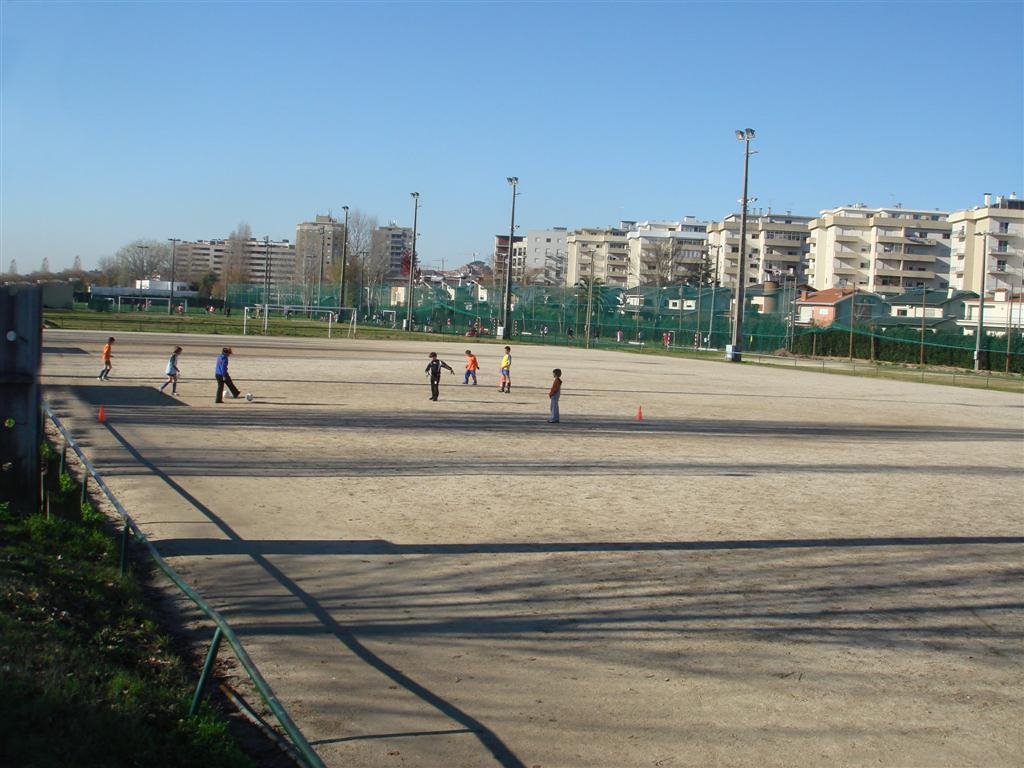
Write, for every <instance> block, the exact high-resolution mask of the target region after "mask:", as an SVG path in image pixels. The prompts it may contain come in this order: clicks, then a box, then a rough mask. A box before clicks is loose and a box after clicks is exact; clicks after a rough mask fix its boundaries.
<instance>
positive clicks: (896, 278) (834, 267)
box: [807, 204, 951, 295]
mask: <svg viewBox="0 0 1024 768" xmlns="http://www.w3.org/2000/svg"><path fill="white" fill-rule="evenodd" d="M948 215H949V214H948V213H946V212H944V211H926V210H911V209H906V208H902V207H900V206H895V207H892V208H868V207H867V206H866V205H863V204H857V205H851V206H844V207H839V208H832V209H830V210H827V211H822V212H821V213H820V214H819V216H818V218H816V219H814V220H813V221H811V222H810V223H809V224H808V225H807V226H808V229H809V230H810V234H811V236H810V253H809V254H808V257H807V281H808V282H809V283H810V284H811V286H813V287H814V288H816V289H817V290H819V291H820V290H825V289H826V288H837V287H843V286H851V287H853V286H855V287H857V288H860V289H863V290H867V291H872V292H874V293H878V294H883V295H896V294H900V293H904V292H906V291H907V290H911V289H915V288H930V289H934V290H945V289H946V288H947V287H948V286H949V254H950V231H951V228H950V225H949V221H948Z"/></svg>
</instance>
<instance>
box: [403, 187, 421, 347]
mask: <svg viewBox="0 0 1024 768" xmlns="http://www.w3.org/2000/svg"><path fill="white" fill-rule="evenodd" d="M409 195H410V196H411V197H412V202H413V209H412V250H411V251H410V253H409V295H408V296H406V297H405V329H406V330H407V331H409V332H410V333H412V281H413V278H414V277H415V275H416V224H417V223H418V220H419V215H420V193H419V192H410V193H409Z"/></svg>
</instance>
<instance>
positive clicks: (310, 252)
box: [295, 215, 345, 281]
mask: <svg viewBox="0 0 1024 768" xmlns="http://www.w3.org/2000/svg"><path fill="white" fill-rule="evenodd" d="M344 243H345V224H344V223H343V222H340V221H338V220H337V219H335V218H334V217H333V216H320V215H317V216H316V217H314V219H313V221H304V222H302V223H300V224H298V225H296V227H295V259H296V262H295V266H296V270H295V271H296V279H298V280H300V281H302V280H303V278H305V279H309V278H319V277H320V275H321V272H322V273H323V274H326V270H327V268H328V267H329V266H331V265H332V264H336V263H337V264H340V263H341V256H342V253H343V250H344Z"/></svg>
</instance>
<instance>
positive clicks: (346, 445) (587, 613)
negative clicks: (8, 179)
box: [44, 331, 1024, 768]
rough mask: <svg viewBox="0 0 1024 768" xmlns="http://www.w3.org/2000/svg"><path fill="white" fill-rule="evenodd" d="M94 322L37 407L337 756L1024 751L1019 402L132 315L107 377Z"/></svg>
mask: <svg viewBox="0 0 1024 768" xmlns="http://www.w3.org/2000/svg"><path fill="white" fill-rule="evenodd" d="M103 337H105V334H100V333H87V332H55V331H47V333H46V337H45V347H46V349H45V362H44V382H45V384H46V396H47V398H48V399H49V400H50V402H51V403H52V404H53V405H54V406H55V407H56V408H57V410H58V411H59V413H61V414H62V416H63V417H66V419H67V421H68V423H69V424H70V425H71V427H72V429H73V431H74V433H75V434H76V435H77V436H78V437H79V438H80V439H81V441H82V442H83V443H84V444H85V445H86V447H87V452H88V454H89V455H90V457H91V458H92V459H93V461H94V462H95V463H96V465H97V466H98V467H99V468H100V469H101V470H102V471H103V473H104V475H105V477H106V480H107V482H108V483H109V484H110V486H111V487H112V488H113V489H114V490H115V492H116V493H117V494H118V496H119V498H120V499H121V500H122V502H123V503H124V504H125V506H126V507H127V508H128V509H129V510H130V511H131V512H132V514H133V515H134V516H135V517H136V519H137V520H138V521H140V524H141V525H142V527H143V529H144V530H145V531H146V532H147V534H148V535H149V536H150V537H151V538H152V540H153V541H154V542H155V543H156V544H157V546H158V547H159V549H160V550H161V551H162V552H164V553H165V554H166V555H167V557H168V558H169V559H170V561H171V563H172V564H173V565H174V567H175V568H177V569H179V570H180V572H181V573H182V574H184V575H185V576H186V578H187V579H188V580H189V581H190V582H191V583H193V584H194V585H195V586H196V587H197V588H198V589H199V590H200V592H201V593H202V594H203V595H204V596H206V597H207V598H208V599H209V600H210V602H211V603H213V604H214V605H215V606H216V607H217V608H218V609H219V610H221V611H222V612H223V613H224V614H225V616H226V617H227V618H228V619H229V620H230V621H231V623H232V625H233V626H234V627H235V628H236V629H237V631H238V633H239V635H240V637H241V638H242V640H243V642H244V644H245V645H246V647H247V649H248V650H249V652H250V653H251V655H252V657H253V658H254V660H255V661H256V663H257V664H258V665H259V667H260V670H261V671H262V672H263V674H264V675H265V676H266V678H267V679H268V681H269V683H270V685H271V686H272V687H273V689H274V691H275V692H276V693H277V695H278V696H279V698H280V700H281V701H282V703H284V705H285V706H286V707H287V709H288V710H289V712H290V713H291V714H292V716H293V717H294V718H295V720H296V721H297V723H298V724H299V726H300V728H301V729H302V731H303V732H304V733H305V735H306V736H307V738H308V739H309V740H310V741H311V742H312V743H313V744H314V746H315V747H316V749H317V751H318V753H319V754H320V755H321V756H322V758H323V760H324V762H325V763H326V764H327V765H330V766H339V767H340V766H353V767H358V766H373V767H374V768H376V767H378V766H427V767H431V766H488V765H499V766H530V767H533V766H541V767H542V768H555V767H556V766H622V767H626V766H652V765H654V766H682V765H687V766H792V765H829V766H835V765H885V766H967V765H976V766H1018V765H1020V764H1021V762H1020V761H1021V754H1024V736H1022V729H1021V727H1020V723H1021V714H1022V711H1024V707H1022V705H1024V685H1022V683H1024V672H1022V670H1024V665H1022V661H1024V646H1022V637H1024V617H1022V608H1024V599H1022V598H1024V595H1022V579H1021V576H1022V573H1024V568H1022V566H1024V508H1022V503H1021V500H1022V498H1024V474H1022V468H1024V399H1022V398H1021V396H1020V395H1016V394H1007V393H998V392H988V391H981V390H967V389H956V388H949V387H939V386H929V385H921V384H914V383H908V382H896V381H876V380H870V379H861V378H849V377H844V376H831V375H826V374H817V373H806V372H796V371H788V370H785V369H776V368H772V367H767V366H754V365H749V364H743V365H735V364H725V363H716V362H705V361H694V360H676V359H667V358H663V357H655V356H651V355H633V354H623V353H615V352H587V351H585V350H579V349H573V350H566V349H561V348H553V347H531V346H516V347H514V349H513V356H514V364H513V391H512V393H511V394H510V395H503V394H500V393H499V392H498V391H497V365H498V360H499V356H498V353H499V349H500V347H498V346H496V345H489V344H484V343H482V342H480V341H479V340H475V339H474V340H472V344H471V346H472V347H473V348H474V351H475V352H476V353H477V355H478V356H479V358H480V362H481V366H482V367H483V371H482V376H481V383H480V385H479V386H476V387H473V386H464V385H462V384H461V383H460V382H461V369H462V364H463V356H462V350H463V349H464V348H465V346H466V344H467V342H469V341H470V340H459V339H456V340H454V341H450V343H444V344H441V343H438V344H435V345H430V344H425V343H412V342H408V343H404V342H389V343H372V342H364V341H359V340H337V339H336V340H334V341H327V340H301V341H295V340H287V339H259V338H248V339H239V338H232V339H228V340H227V341H226V342H225V339H224V338H223V337H180V338H175V337H172V336H161V335H141V334H136V335H132V334H123V335H121V336H119V339H118V342H117V343H116V345H115V358H114V370H113V373H112V378H111V381H110V382H100V381H97V380H96V373H97V372H98V370H99V368H100V362H99V356H98V353H99V350H100V347H101V345H102V340H103ZM175 343H180V344H182V345H183V346H184V347H185V351H184V353H183V354H182V357H181V367H182V371H183V374H184V375H183V380H182V382H181V384H180V386H179V392H180V397H178V398H171V397H169V396H166V395H161V394H160V393H159V392H157V391H156V389H155V385H156V384H158V383H159V382H160V381H161V380H162V371H163V366H164V363H165V361H166V357H167V355H168V354H169V352H170V349H171V347H173V346H174V344H175ZM224 343H229V344H231V346H233V348H234V350H235V355H234V356H233V358H232V363H231V369H232V373H233V375H234V378H235V380H236V382H237V383H238V384H239V386H240V387H241V388H242V391H243V392H246V391H251V392H253V393H254V394H255V395H256V400H255V402H252V403H248V402H246V401H245V400H241V399H240V400H237V401H228V402H226V403H224V404H222V405H218V406H215V405H214V403H213V382H212V380H211V379H212V370H213V363H214V357H215V356H216V353H217V352H218V351H219V348H220V346H221V345H222V344H224ZM431 349H436V350H437V351H438V352H439V353H440V355H441V357H442V358H443V359H446V360H447V361H448V362H449V363H451V364H452V366H453V367H455V368H456V370H457V371H458V372H459V374H460V375H459V376H458V377H451V376H447V375H446V376H445V379H444V381H443V383H442V389H441V400H440V402H437V403H433V402H430V401H429V400H428V395H429V391H428V387H427V383H426V379H425V377H424V374H423V368H424V366H425V365H426V353H427V352H428V351H430V350H431ZM555 366H558V367H561V368H562V369H563V370H564V376H563V378H564V380H565V385H564V387H565V389H564V395H563V397H562V423H561V424H558V425H549V424H547V423H546V418H547V387H548V385H549V383H550V380H551V369H552V368H553V367H555ZM100 404H102V405H104V407H105V411H106V414H107V417H108V421H107V424H106V425H102V426H101V425H99V424H98V423H97V422H96V419H95V412H96V409H97V407H98V406H99V405H100ZM640 406H642V407H643V414H644V420H643V421H637V420H636V418H635V417H636V413H637V409H638V407H640Z"/></svg>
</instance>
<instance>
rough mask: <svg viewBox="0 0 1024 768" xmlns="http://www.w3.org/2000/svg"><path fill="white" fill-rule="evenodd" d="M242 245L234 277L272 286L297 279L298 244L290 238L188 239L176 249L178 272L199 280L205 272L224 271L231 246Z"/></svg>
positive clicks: (217, 273) (248, 282) (216, 272)
mask: <svg viewBox="0 0 1024 768" xmlns="http://www.w3.org/2000/svg"><path fill="white" fill-rule="evenodd" d="M239 244H241V246H242V249H243V250H242V262H241V266H240V268H239V269H238V273H237V275H235V279H236V280H238V281H239V282H243V283H246V284H248V285H259V286H262V285H265V284H266V283H267V281H269V282H270V285H271V287H272V288H276V287H278V286H279V285H285V284H288V283H291V282H292V281H293V280H294V279H295V245H294V244H293V243H290V242H288V241H287V240H270V239H263V240H257V239H256V238H251V239H249V240H244V241H236V240H231V239H227V240H185V241H182V242H180V243H178V244H177V246H176V248H175V260H176V271H177V273H178V274H179V275H188V276H189V278H190V279H192V280H198V279H200V278H201V277H202V275H203V274H204V273H207V272H213V273H214V274H215V275H217V277H221V276H222V275H223V274H224V266H225V262H227V261H229V260H230V258H231V250H232V248H236V247H238V245H239Z"/></svg>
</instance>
